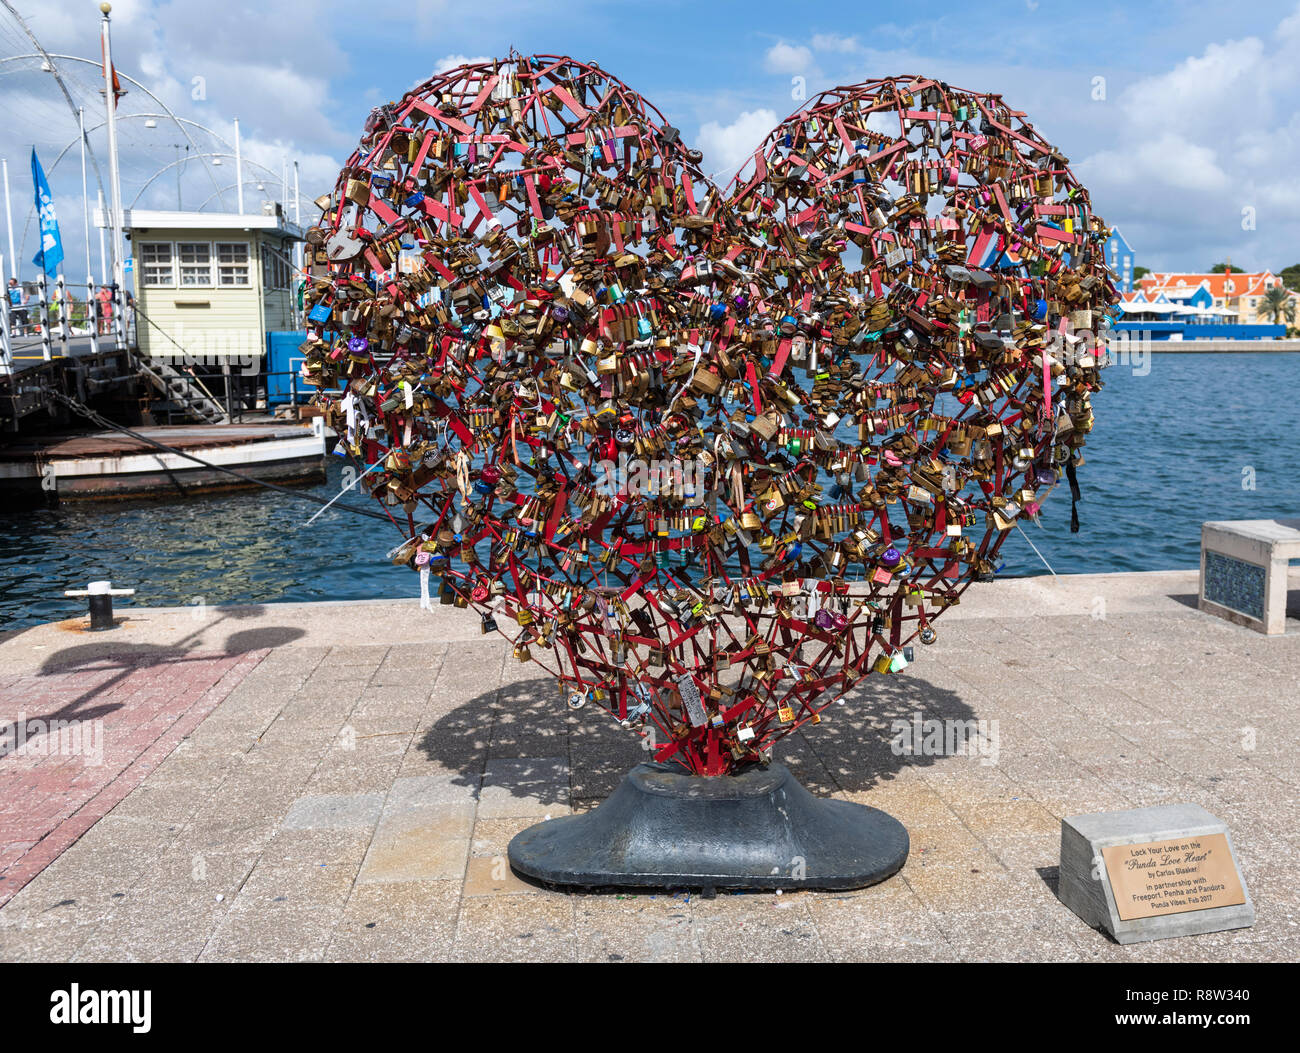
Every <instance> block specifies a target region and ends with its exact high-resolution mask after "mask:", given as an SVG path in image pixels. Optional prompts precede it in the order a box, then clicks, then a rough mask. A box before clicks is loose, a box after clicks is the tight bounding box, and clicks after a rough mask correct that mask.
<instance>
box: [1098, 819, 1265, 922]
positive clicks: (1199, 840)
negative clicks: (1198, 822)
mask: <svg viewBox="0 0 1300 1053" xmlns="http://www.w3.org/2000/svg"><path fill="white" fill-rule="evenodd" d="M1101 856H1102V859H1103V860H1105V863H1106V875H1107V876H1108V877H1109V878H1110V888H1111V892H1112V893H1113V894H1114V896H1115V909H1116V911H1118V913H1119V916H1120V918H1122V919H1123V920H1124V921H1132V920H1133V919H1134V918H1154V917H1156V916H1157V915H1159V914H1178V913H1181V912H1183V911H1188V910H1209V909H1211V908H1214V907H1233V906H1237V905H1239V904H1242V903H1245V902H1246V893H1245V890H1244V889H1242V887H1241V879H1240V878H1238V877H1237V868H1236V866H1235V865H1234V864H1233V862H1232V854H1231V853H1230V852H1229V851H1228V839H1227V837H1226V836H1225V835H1223V834H1209V835H1207V836H1205V837H1189V838H1186V839H1182V838H1174V839H1173V840H1172V841H1148V842H1147V843H1146V844H1139V845H1109V846H1108V847H1106V848H1103V849H1102V850H1101Z"/></svg>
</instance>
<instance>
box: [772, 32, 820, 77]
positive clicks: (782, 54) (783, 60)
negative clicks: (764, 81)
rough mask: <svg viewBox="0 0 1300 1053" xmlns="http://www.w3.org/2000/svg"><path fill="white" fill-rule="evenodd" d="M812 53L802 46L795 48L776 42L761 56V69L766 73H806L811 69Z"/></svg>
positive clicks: (791, 45) (782, 42) (783, 42)
mask: <svg viewBox="0 0 1300 1053" xmlns="http://www.w3.org/2000/svg"><path fill="white" fill-rule="evenodd" d="M812 61H813V58H812V52H811V51H810V50H809V49H808V48H806V47H804V46H803V45H802V44H800V45H798V46H796V45H793V44H787V43H786V42H785V41H783V40H782V41H778V42H777V43H775V44H773V45H772V46H771V47H770V48H768V49H767V53H766V54H765V55H764V56H763V68H764V69H765V70H767V72H768V73H807V72H808V71H809V68H810V67H812Z"/></svg>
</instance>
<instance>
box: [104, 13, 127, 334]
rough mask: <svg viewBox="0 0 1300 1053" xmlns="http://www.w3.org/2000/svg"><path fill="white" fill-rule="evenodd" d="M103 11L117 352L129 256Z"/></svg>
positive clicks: (109, 48)
mask: <svg viewBox="0 0 1300 1053" xmlns="http://www.w3.org/2000/svg"><path fill="white" fill-rule="evenodd" d="M100 10H101V11H103V12H104V17H103V19H102V20H101V21H100V38H101V40H102V42H103V45H104V106H105V108H106V110H107V111H108V121H107V127H108V176H109V194H110V197H111V200H112V205H113V284H114V285H116V286H117V297H118V304H119V306H118V307H117V308H116V310H115V311H114V314H116V315H117V317H118V325H117V346H118V350H121V349H122V348H124V347H125V346H126V339H125V334H124V333H123V332H122V325H121V315H122V311H121V307H120V304H121V303H122V302H124V299H125V294H126V256H125V254H124V252H123V247H122V235H123V227H124V225H125V222H126V217H125V216H124V215H123V213H122V173H121V170H120V169H119V167H118V159H117V97H116V96H115V95H114V94H113V48H112V42H111V40H110V39H109V38H110V34H109V27H108V13H109V11H110V10H112V5H110V4H107V3H104V4H101V5H100Z"/></svg>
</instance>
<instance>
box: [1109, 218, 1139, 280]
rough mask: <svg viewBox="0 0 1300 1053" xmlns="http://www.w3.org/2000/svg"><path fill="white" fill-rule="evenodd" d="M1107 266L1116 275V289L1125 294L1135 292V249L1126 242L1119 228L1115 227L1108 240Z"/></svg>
mask: <svg viewBox="0 0 1300 1053" xmlns="http://www.w3.org/2000/svg"><path fill="white" fill-rule="evenodd" d="M1106 266H1107V267H1109V268H1110V269H1111V272H1112V273H1113V274H1115V275H1116V280H1115V286H1116V288H1119V289H1122V290H1123V291H1124V292H1132V291H1133V249H1132V248H1130V246H1129V243H1128V242H1127V241H1125V240H1124V235H1123V234H1121V233H1120V231H1119V227H1114V228H1113V229H1112V230H1111V232H1110V237H1109V238H1107V239H1106Z"/></svg>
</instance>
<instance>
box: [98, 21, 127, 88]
mask: <svg viewBox="0 0 1300 1053" xmlns="http://www.w3.org/2000/svg"><path fill="white" fill-rule="evenodd" d="M105 21H107V19H105ZM99 53H100V57H101V58H104V62H102V63H101V64H100V65H101V68H102V66H103V65H105V64H106V65H107V66H108V72H109V73H110V74H112V76H113V109H115V110H116V109H117V100H118V99H120V98H121V97H122V96H123V95H125V94H126V92H124V91H123V90H122V82H121V81H120V80H118V79H117V67H116V66H114V65H113V64H112V63H111V62H108V60H107V58H106V57H105V56H104V41H103V39H102V38H101V39H100V41H99ZM100 94H103V93H102V92H101V93H100Z"/></svg>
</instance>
